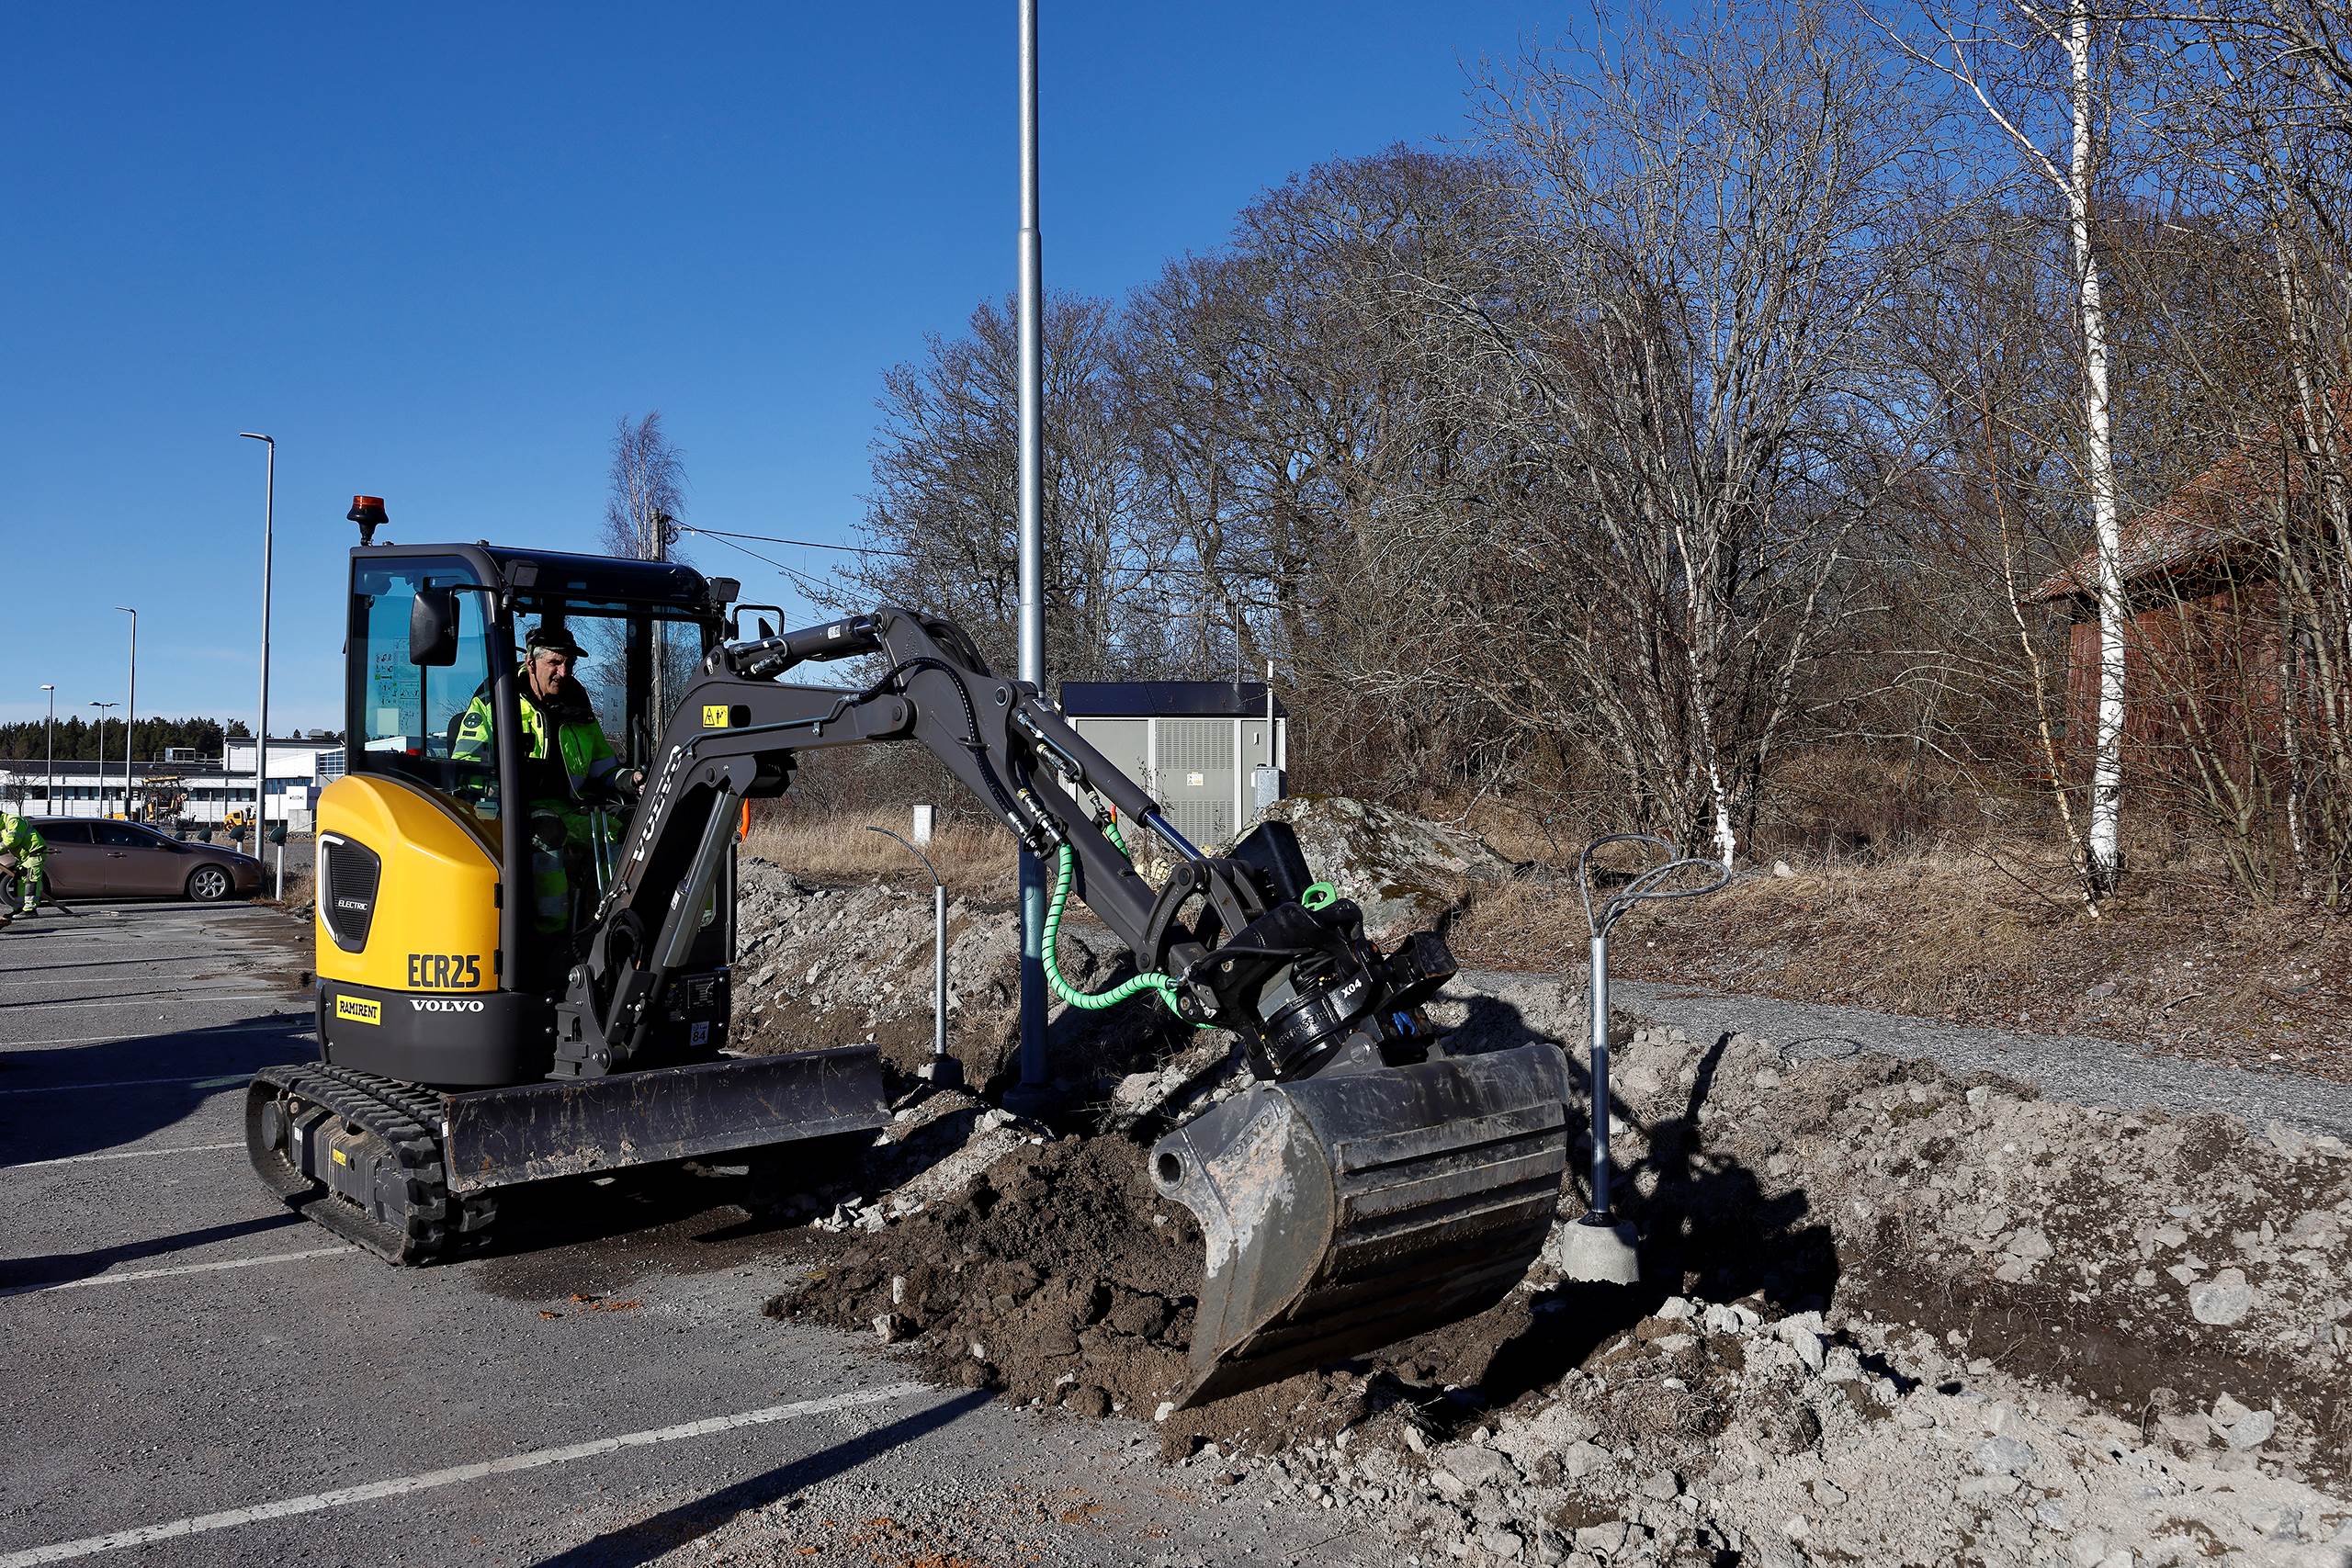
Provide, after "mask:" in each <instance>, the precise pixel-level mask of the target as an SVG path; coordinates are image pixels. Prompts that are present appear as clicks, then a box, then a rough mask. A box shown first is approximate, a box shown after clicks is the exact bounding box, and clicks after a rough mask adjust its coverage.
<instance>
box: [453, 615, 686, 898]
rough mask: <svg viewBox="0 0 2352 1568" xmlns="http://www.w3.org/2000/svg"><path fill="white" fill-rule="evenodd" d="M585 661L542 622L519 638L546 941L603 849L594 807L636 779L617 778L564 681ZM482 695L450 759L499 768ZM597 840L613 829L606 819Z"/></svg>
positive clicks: (599, 729)
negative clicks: (575, 885)
mask: <svg viewBox="0 0 2352 1568" xmlns="http://www.w3.org/2000/svg"><path fill="white" fill-rule="evenodd" d="M584 657H586V650H585V649H582V647H581V646H580V644H579V643H578V642H577V641H575V640H574V639H573V637H572V636H571V632H570V631H569V630H568V629H566V628H565V626H563V624H562V623H561V622H548V621H543V622H541V623H540V624H539V625H538V626H535V627H533V628H532V630H531V631H530V632H529V633H528V634H527V635H526V637H524V639H523V667H522V669H521V670H520V671H517V674H518V676H519V679H518V680H517V681H516V682H515V685H516V687H517V692H518V695H519V697H520V699H521V707H522V711H523V756H524V763H523V767H524V788H523V792H522V794H523V800H524V804H525V807H526V809H527V810H528V811H529V812H530V821H531V916H532V921H533V923H534V924H535V925H536V926H537V928H538V929H539V931H542V932H547V933H550V934H552V933H556V932H560V931H566V930H567V929H569V927H570V926H571V894H572V886H573V878H574V876H575V875H577V874H585V873H586V872H587V870H588V868H589V867H590V866H591V865H592V864H593V863H594V856H595V854H596V852H597V851H598V849H599V848H600V847H601V846H600V845H599V844H598V843H597V841H596V833H597V824H596V821H595V813H596V808H598V807H609V806H616V805H617V804H618V803H619V802H620V801H621V800H622V799H623V798H625V796H626V795H627V794H628V793H631V792H633V791H634V790H635V788H636V786H637V784H638V783H639V775H638V774H637V773H634V772H633V771H624V770H623V769H622V767H621V765H620V759H619V758H617V757H616V756H615V755H614V754H613V746H612V742H611V741H609V740H607V739H605V727H604V726H603V725H601V724H599V723H598V722H597V721H596V710H595V709H594V707H593V706H591V705H590V704H589V701H588V693H587V691H586V689H585V688H583V687H582V685H581V684H580V682H578V681H577V680H575V679H574V678H573V676H572V673H571V671H572V667H573V665H575V664H577V663H578V662H579V661H580V660H582V658H584ZM492 709H493V705H492V701H491V694H490V692H489V691H488V690H487V689H484V690H482V691H480V692H477V693H475V694H474V699H473V701H472V702H471V703H469V704H468V705H466V711H465V714H464V716H462V717H461V718H459V720H458V736H457V741H456V744H455V745H453V746H452V747H451V748H450V755H451V756H453V757H455V758H457V759H458V761H470V762H480V763H482V764H484V765H485V766H490V767H495V766H496V765H497V743H496V739H495V737H496V734H497V727H496V723H495V720H494V716H493V711H492ZM605 820H606V828H605V831H606V832H607V833H608V834H609V833H610V832H612V831H613V830H614V825H613V824H612V822H611V818H606V819H605Z"/></svg>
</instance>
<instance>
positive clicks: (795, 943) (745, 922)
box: [733, 856, 1150, 1084]
mask: <svg viewBox="0 0 2352 1568" xmlns="http://www.w3.org/2000/svg"><path fill="white" fill-rule="evenodd" d="M736 907H737V910H738V915H737V919H738V931H739V935H738V939H737V953H736V964H735V976H736V978H735V1007H734V1020H733V1040H734V1042H735V1045H736V1048H737V1049H739V1050H742V1051H748V1052H751V1053H753V1054H755V1055H763V1054H772V1053H779V1052H786V1051H801V1050H808V1049H809V1048H811V1047H816V1046H824V1045H840V1044H846V1043H853V1042H860V1041H872V1042H874V1043H876V1044H878V1045H880V1046H881V1047H882V1050H883V1055H884V1057H885V1058H886V1059H887V1060H888V1062H889V1063H890V1064H891V1065H892V1066H896V1067H898V1068H899V1069H900V1070H901V1071H911V1070H912V1069H913V1068H914V1067H916V1066H919V1065H921V1063H922V1062H923V1061H925V1060H927V1059H928V1058H929V1056H930V1055H931V1047H932V976H933V908H932V897H931V890H930V889H929V888H927V887H926V888H922V889H913V888H909V887H904V886H897V885H894V884H890V883H875V884H870V885H867V886H858V887H828V886H820V885H817V884H814V883H810V882H806V881H803V880H801V879H800V878H798V877H797V876H795V875H794V874H792V873H790V872H789V871H786V869H784V868H783V867H781V866H777V865H775V864H772V863H769V862H766V861H763V860H760V859H757V858H755V857H750V856H747V857H745V859H744V860H743V862H742V871H741V892H740V894H739V896H738V899H737V906H736ZM1124 962H1125V950H1124V948H1123V947H1122V946H1121V944H1120V943H1119V942H1117V941H1116V939H1114V937H1113V936H1112V935H1111V933H1110V932H1109V931H1105V930H1103V927H1101V926H1100V925H1098V924H1096V923H1095V922H1094V921H1093V920H1092V919H1088V918H1084V917H1082V916H1076V915H1074V916H1073V917H1072V918H1070V919H1067V920H1065V921H1064V922H1063V925H1062V932H1061V966H1062V971H1063V973H1064V974H1066V975H1068V976H1070V977H1071V979H1072V980H1073V982H1074V983H1076V984H1078V985H1080V986H1081V987H1088V988H1093V987H1100V986H1101V985H1103V984H1104V983H1106V982H1108V981H1109V980H1110V979H1112V978H1114V977H1115V976H1117V975H1120V974H1123V973H1125V970H1124V969H1123V968H1122V967H1121V965H1122V964H1124ZM1020 1009H1021V920H1020V916H1019V913H1018V911H1017V909H1016V908H1014V907H1012V906H1011V905H999V904H993V903H989V902H987V901H985V900H980V899H973V898H966V897H953V898H951V899H950V900H949V901H948V906H947V1039H948V1048H949V1051H950V1052H951V1054H953V1055H955V1056H956V1059H957V1060H959V1061H960V1062H962V1063H963V1065H964V1070H965V1075H966V1077H967V1079H968V1081H970V1082H972V1083H975V1084H986V1083H989V1082H990V1081H992V1080H994V1079H996V1078H998V1077H1000V1076H1001V1074H1002V1073H1003V1071H1004V1068H1005V1066H1006V1064H1007V1062H1008V1061H1009V1060H1010V1059H1011V1056H1012V1052H1013V1050H1014V1049H1015V1048H1016V1046H1017V1043H1018V1041H1019V1037H1020ZM1131 1013H1132V1014H1138V1015H1140V1014H1142V1010H1141V1009H1122V1010H1118V1011H1117V1014H1116V1015H1115V1016H1113V1017H1110V1018H1107V1019H1105V1020H1104V1023H1105V1024H1106V1025H1108V1026H1111V1027H1113V1028H1114V1029H1117V1030H1125V1029H1131V1028H1133V1027H1135V1026H1136V1025H1139V1024H1144V1023H1148V1022H1149V1021H1150V1020H1149V1019H1148V1015H1144V1016H1142V1017H1130V1016H1127V1015H1129V1014H1131ZM1057 1042H1058V1043H1059V1044H1060V1045H1061V1047H1062V1050H1063V1053H1064V1054H1065V1055H1069V1056H1070V1057H1071V1058H1073V1059H1080V1058H1083V1057H1085V1056H1087V1055H1092V1054H1107V1055H1120V1054H1121V1051H1122V1049H1123V1047H1120V1046H1118V1045H1116V1044H1115V1043H1114V1042H1111V1041H1108V1040H1106V1039H1105V1038H1103V1035H1102V1034H1101V1032H1099V1031H1098V1030H1096V1029H1094V1028H1092V1027H1091V1026H1090V1025H1089V1023H1088V1021H1086V1020H1083V1019H1081V1020H1075V1021H1072V1022H1071V1025H1070V1026H1069V1027H1057Z"/></svg>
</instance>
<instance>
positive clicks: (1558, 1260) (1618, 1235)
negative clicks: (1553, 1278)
mask: <svg viewBox="0 0 2352 1568" xmlns="http://www.w3.org/2000/svg"><path fill="white" fill-rule="evenodd" d="M1634 1244H1635V1238H1634V1227H1633V1226H1631V1225H1627V1224H1605V1223H1602V1222H1600V1221H1596V1220H1594V1219H1592V1218H1591V1217H1590V1216H1589V1215H1588V1216H1587V1217H1585V1218H1584V1219H1580V1220H1572V1221H1570V1222H1569V1223H1568V1224H1564V1225H1562V1226H1560V1227H1559V1228H1558V1229H1557V1230H1555V1231H1554V1232H1553V1233H1552V1239H1551V1240H1549V1241H1547V1242H1545V1243H1544V1262H1546V1263H1549V1264H1550V1265H1551V1266H1552V1267H1553V1268H1555V1269H1558V1270H1559V1271H1560V1274H1561V1276H1562V1277H1563V1278H1565V1279H1569V1280H1582V1281H1585V1282H1587V1283H1590V1284H1600V1285H1637V1284H1639V1283H1641V1279H1642V1265H1641V1258H1640V1257H1639V1255H1638V1254H1637V1253H1636V1252H1635V1250H1634Z"/></svg>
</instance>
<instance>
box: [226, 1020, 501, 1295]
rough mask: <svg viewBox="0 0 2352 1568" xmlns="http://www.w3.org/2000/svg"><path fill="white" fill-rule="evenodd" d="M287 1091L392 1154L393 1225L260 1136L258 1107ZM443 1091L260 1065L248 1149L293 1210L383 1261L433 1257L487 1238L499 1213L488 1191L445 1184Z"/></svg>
mask: <svg viewBox="0 0 2352 1568" xmlns="http://www.w3.org/2000/svg"><path fill="white" fill-rule="evenodd" d="M286 1099H293V1100H302V1101H307V1102H309V1103H311V1104H312V1105H317V1106H321V1107H322V1108H324V1109H325V1110H327V1111H330V1112H332V1113H333V1114H334V1115H335V1116H336V1117H338V1118H340V1119H341V1120H342V1121H343V1122H345V1124H346V1125H348V1126H352V1127H356V1128H359V1129H361V1130H362V1131H364V1132H368V1133H372V1134H375V1136H376V1137H377V1138H378V1139H379V1141H380V1142H382V1144H383V1145H385V1147H387V1148H388V1149H390V1151H391V1153H392V1156H393V1158H394V1159H395V1161H396V1162H397V1164H398V1168H399V1171H400V1176H401V1187H402V1189H403V1191H402V1195H401V1210H400V1213H399V1216H398V1223H397V1224H390V1223H387V1222H386V1221H384V1220H379V1219H378V1218H377V1217H376V1216H375V1215H374V1214H373V1213H369V1212H368V1211H365V1210H363V1209H361V1208H360V1207H359V1206H358V1205H357V1204H356V1203H354V1202H352V1201H350V1200H349V1199H346V1198H345V1197H343V1196H342V1195H341V1194H339V1193H337V1192H335V1191H334V1190H332V1189H330V1188H328V1187H326V1186H324V1185H322V1183H319V1182H316V1181H312V1180H311V1179H309V1178H307V1177H305V1176H303V1175H301V1174H300V1173H299V1172H297V1171H296V1170H295V1169H294V1168H292V1167H291V1166H290V1165H289V1164H288V1162H287V1160H286V1157H285V1156H284V1155H282V1154H281V1153H279V1152H278V1151H277V1149H276V1148H271V1147H266V1146H264V1145H263V1144H262V1141H261V1137H260V1133H259V1128H260V1124H261V1115H260V1112H261V1108H262V1106H263V1105H264V1104H265V1103H266V1102H267V1101H269V1100H286ZM442 1114H443V1107H442V1102H441V1100H440V1097H439V1096H437V1095H435V1094H434V1093H432V1092H431V1091H430V1090H428V1089H419V1088H417V1087H416V1086H415V1085H414V1084H409V1083H402V1082H401V1081H400V1080H399V1079H397V1078H387V1077H378V1076H377V1075H376V1074H374V1073H362V1072H355V1071H353V1070H352V1069H350V1068H348V1067H337V1066H329V1065H327V1064H324V1063H304V1064H300V1065H296V1066H283V1067H266V1068H264V1069H263V1070H262V1071H261V1072H260V1073H258V1074H256V1075H254V1084H253V1088H252V1089H251V1090H250V1091H248V1095H247V1100H246V1117H245V1123H246V1134H245V1143H246V1149H247V1152H248V1153H249V1154H250V1155H251V1156H252V1157H253V1162H254V1170H255V1171H256V1172H258V1173H259V1174H260V1176H261V1178H262V1179H263V1180H264V1181H265V1182H266V1183H268V1185H269V1186H270V1187H271V1188H272V1189H273V1190H276V1191H277V1193H278V1194H279V1195H280V1196H281V1197H283V1198H284V1199H285V1200H286V1201H287V1202H288V1203H289V1204H291V1205H292V1206H293V1207H294V1208H295V1210H297V1211H298V1212H299V1213H301V1214H303V1215H304V1216H306V1217H307V1218H310V1219H312V1220H316V1221H317V1222H318V1223H319V1224H322V1225H324V1226H325V1227H326V1228H327V1229H329V1230H331V1231H333V1232H334V1233H335V1234H336V1235H340V1236H343V1237H345V1239H347V1240H350V1241H354V1242H356V1243H358V1244H359V1245H360V1246H361V1247H366V1248H367V1249H368V1251H370V1252H372V1253H374V1254H375V1255H376V1256H377V1257H379V1258H383V1259H385V1260H386V1261H388V1262H391V1263H398V1264H402V1265H416V1264H424V1263H434V1262H438V1261H440V1260H442V1259H444V1258H449V1257H453V1256H455V1255H457V1254H458V1253H460V1252H464V1251H469V1250H471V1249H472V1248H474V1247H478V1246H480V1245H481V1242H482V1241H483V1240H484V1239H486V1237H487V1235H488V1231H489V1226H490V1222H491V1220H492V1216H493V1215H494V1214H495V1213H496V1209H495V1206H494V1204H493V1203H492V1201H491V1200H489V1199H486V1198H485V1199H473V1200H466V1199H458V1200H455V1201H452V1199H451V1198H450V1195H449V1190H448V1173H447V1165H446V1163H445V1162H444V1160H443V1158H442V1155H441V1131H440V1129H441V1118H442Z"/></svg>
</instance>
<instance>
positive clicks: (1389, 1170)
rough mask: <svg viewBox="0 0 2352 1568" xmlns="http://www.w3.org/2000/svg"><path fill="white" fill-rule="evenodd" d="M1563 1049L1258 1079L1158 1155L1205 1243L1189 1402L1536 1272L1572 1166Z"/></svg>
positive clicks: (1315, 1361)
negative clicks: (1267, 1080) (1283, 1079)
mask: <svg viewBox="0 0 2352 1568" xmlns="http://www.w3.org/2000/svg"><path fill="white" fill-rule="evenodd" d="M1567 1092H1568V1082H1567V1065H1566V1057H1565V1056H1564V1055H1562V1054H1561V1052H1560V1051H1559V1049H1558V1048H1557V1047H1555V1046H1552V1045H1521V1046H1517V1047H1514V1048H1512V1049H1510V1050H1508V1051H1496V1052H1490V1053H1487V1054H1485V1055H1470V1056H1441V1057H1437V1058H1434V1059H1432V1060H1430V1061H1427V1062H1422V1063H1419V1064H1416V1065H1413V1066H1402V1067H1380V1068H1374V1069H1368V1070H1363V1071H1353V1072H1346V1071H1334V1072H1331V1073H1329V1074H1327V1075H1325V1076H1323V1077H1311V1078H1306V1079H1302V1080H1299V1081H1296V1082H1292V1083H1261V1084H1257V1085H1254V1086H1253V1087H1251V1088H1250V1089H1246V1090H1244V1091H1243V1092H1242V1093H1240V1094H1239V1095H1237V1096H1236V1097H1234V1098H1233V1099H1231V1100H1227V1101H1225V1102H1224V1103H1222V1104H1220V1105H1217V1106H1215V1107H1213V1108H1212V1109H1210V1110H1209V1111H1206V1112H1204V1114H1203V1115H1201V1116H1200V1117H1199V1118H1197V1119H1196V1120H1194V1121H1193V1122H1189V1123H1187V1124H1186V1125H1185V1126H1182V1127H1181V1128H1178V1129H1177V1130H1176V1131H1175V1132H1173V1133H1170V1134H1169V1135H1168V1136H1166V1137H1165V1138H1162V1139H1161V1140H1159V1143H1158V1144H1156V1145H1153V1147H1152V1153H1151V1175H1152V1181H1153V1184H1154V1185H1155V1186H1157V1187H1158V1188H1159V1191H1160V1192H1161V1193H1162V1194H1163V1195H1165V1196H1167V1197H1169V1198H1171V1199H1174V1200H1175V1201H1178V1202H1180V1203H1182V1204H1183V1205H1184V1206H1185V1207H1186V1208H1187V1209H1190V1210H1191V1211H1192V1212H1193V1216H1194V1217H1195V1218H1196V1219H1198V1220H1199V1221H1200V1225H1201V1234H1202V1235H1203V1237H1204V1239H1205V1240H1206V1242H1207V1244H1208V1265H1207V1270H1206V1274H1205V1278H1204V1280H1203V1282H1202V1286H1201V1292H1200V1304H1199V1308H1198V1310H1197V1312H1196V1314H1195V1316H1194V1320H1193V1346H1192V1378H1191V1381H1190V1382H1189V1383H1188V1384H1187V1385H1186V1387H1185V1389H1184V1390H1183V1393H1182V1395H1181V1397H1180V1398H1179V1400H1178V1403H1179V1404H1184V1405H1191V1404H1203V1403H1205V1402H1206V1401H1209V1400H1212V1399H1221V1398H1223V1397H1225V1396H1226V1395H1227V1394H1231V1393H1239V1392H1241V1391H1242V1390H1244V1389H1248V1388H1253V1387H1255V1386H1257V1385H1258V1384H1261V1383H1266V1382H1273V1381H1274V1380H1276V1379H1278V1378H1283V1377H1287V1376H1289V1375H1290V1374H1292V1373H1293V1372H1298V1371H1306V1370H1308V1369H1311V1368H1314V1367H1317V1366H1322V1365H1327V1364H1329V1362H1332V1361H1335V1360H1341V1359H1346V1358H1348V1357H1351V1356H1357V1355H1362V1354H1363V1353H1365V1352H1367V1351H1370V1350H1374V1349H1377V1348H1380V1347H1382V1346H1385V1345H1388V1344H1392V1343H1394V1342H1395V1341H1397V1340H1399V1339H1403V1338H1406V1337H1409V1336H1411V1335H1414V1334H1418V1333H1420V1332H1422V1331H1424V1330H1426V1329H1430V1328H1435V1327H1438V1326H1440V1325H1443V1324H1447V1323H1452V1322H1454V1321H1456V1320H1458V1319H1460V1318H1464V1317H1467V1316H1469V1315H1470V1314H1473V1313H1476V1312H1480V1311H1483V1310H1484V1309H1486V1308H1487V1307H1488V1306H1491V1305H1493V1304H1494V1303H1496V1302H1498V1301H1499V1300H1501V1299H1502V1298H1503V1296H1504V1295H1505V1294H1507V1293H1508V1292H1510V1289H1511V1287H1512V1286H1514V1285H1516V1284H1517V1283H1518V1282H1519V1280H1520V1279H1521V1277H1522V1276H1523V1275H1524V1274H1525V1273H1526V1272H1527V1268H1528V1265H1529V1264H1530V1263H1532V1262H1533V1261H1534V1259H1535V1256H1536V1254H1537V1252H1538V1251H1539V1250H1541V1249H1542V1247H1543V1245H1544V1237H1545V1235H1548V1234H1549V1232H1550V1230H1551V1226H1552V1222H1553V1217H1554V1213H1555V1209H1556V1207H1557V1205H1558V1202H1559V1197H1560V1183H1561V1179H1562V1176H1563V1174H1564V1173H1565V1171H1566V1166H1567V1140H1566V1116H1565V1111H1564V1109H1563V1105H1564V1101H1565V1100H1566V1097H1567Z"/></svg>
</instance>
